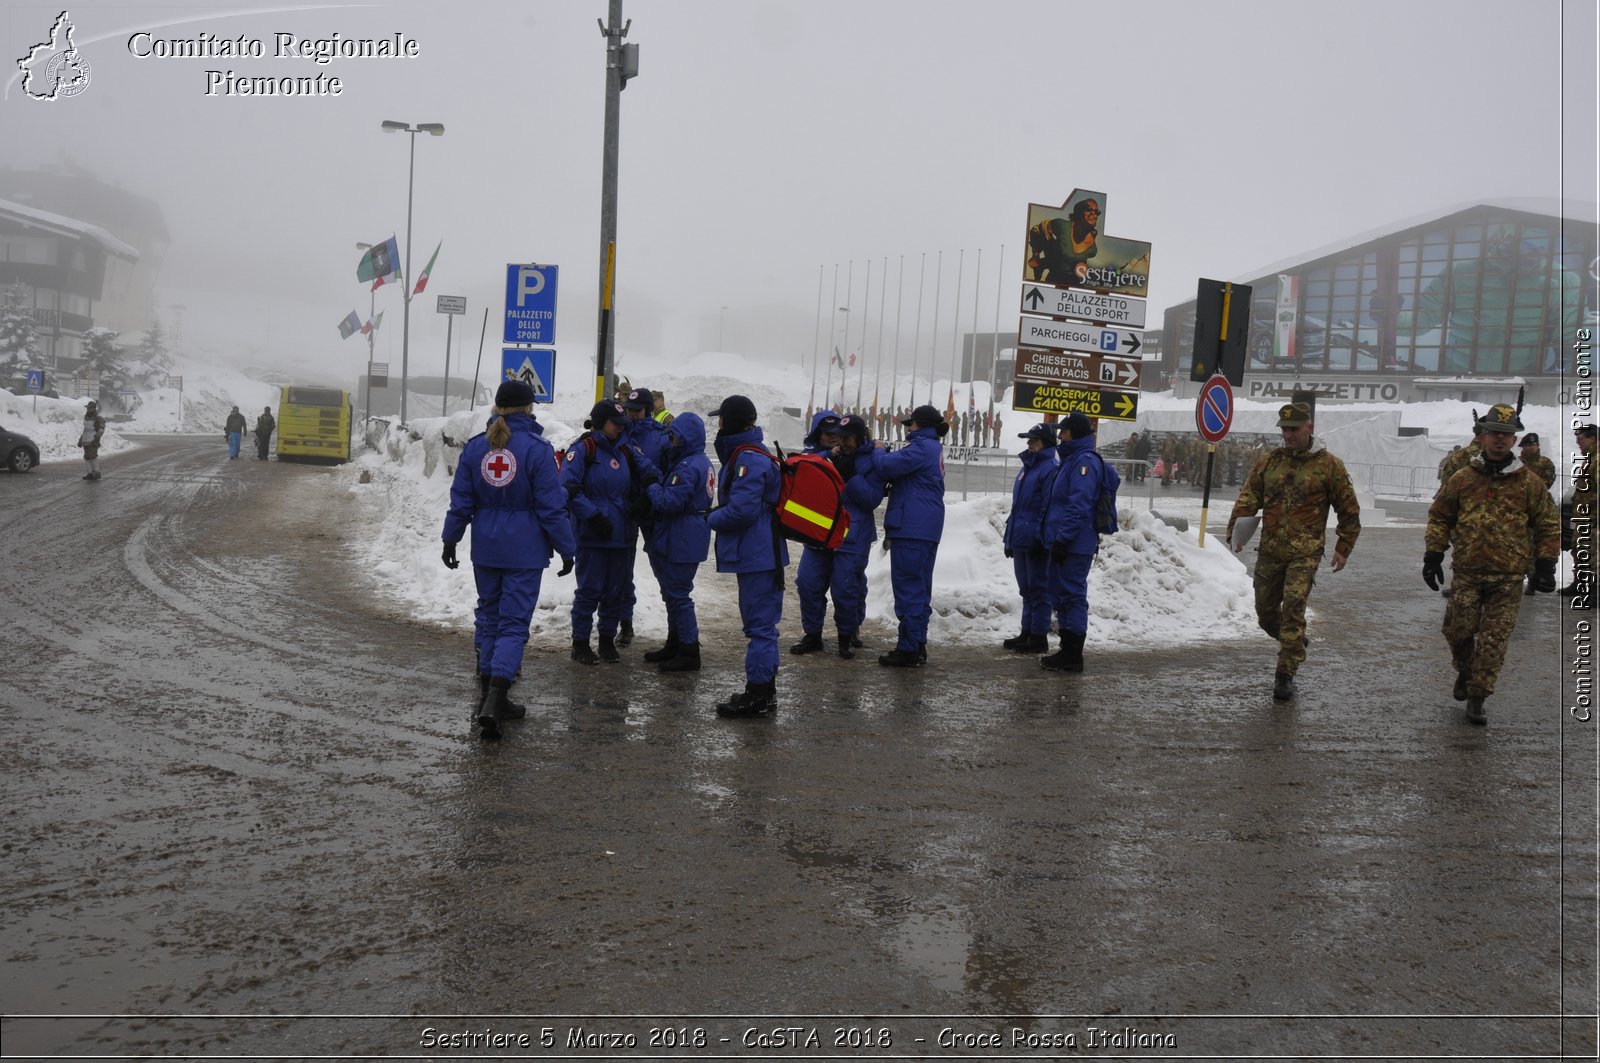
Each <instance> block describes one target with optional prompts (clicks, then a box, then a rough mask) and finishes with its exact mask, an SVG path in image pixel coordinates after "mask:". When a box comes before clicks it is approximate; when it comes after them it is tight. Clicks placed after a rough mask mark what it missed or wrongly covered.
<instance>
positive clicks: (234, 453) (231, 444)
mask: <svg viewBox="0 0 1600 1063" xmlns="http://www.w3.org/2000/svg"><path fill="white" fill-rule="evenodd" d="M241 434H242V433H239V432H229V433H228V457H230V458H237V457H238V456H239V437H240V435H241Z"/></svg>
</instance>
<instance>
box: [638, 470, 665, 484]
mask: <svg viewBox="0 0 1600 1063" xmlns="http://www.w3.org/2000/svg"><path fill="white" fill-rule="evenodd" d="M639 482H640V483H642V484H644V485H645V486H646V487H649V486H650V485H651V484H658V483H660V482H661V473H660V472H658V471H656V470H655V469H646V470H645V471H644V472H642V473H640V474H639Z"/></svg>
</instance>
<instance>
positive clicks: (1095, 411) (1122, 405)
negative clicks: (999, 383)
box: [1011, 380, 1139, 421]
mask: <svg viewBox="0 0 1600 1063" xmlns="http://www.w3.org/2000/svg"><path fill="white" fill-rule="evenodd" d="M1013 394H1014V395H1015V399H1014V400H1013V401H1012V403H1011V408H1012V409H1014V410H1026V411H1029V412H1032V413H1056V414H1068V413H1082V414H1086V415H1087V416H1089V417H1108V418H1110V419H1111V420H1113V421H1132V420H1135V419H1136V418H1137V417H1138V412H1139V393H1138V392H1137V391H1101V390H1100V389H1099V388H1086V387H1078V386H1076V385H1073V384H1055V383H1051V382H1049V381H1043V380H1018V381H1017V382H1016V390H1015V392H1014V393H1013Z"/></svg>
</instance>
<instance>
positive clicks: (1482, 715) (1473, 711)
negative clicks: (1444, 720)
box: [1467, 694, 1489, 727]
mask: <svg viewBox="0 0 1600 1063" xmlns="http://www.w3.org/2000/svg"><path fill="white" fill-rule="evenodd" d="M1467 722H1468V723H1472V724H1477V725H1478V726H1479V727H1483V726H1485V725H1486V724H1488V722H1489V714H1488V713H1487V712H1485V711H1484V709H1483V699H1482V698H1480V697H1479V696H1478V695H1476V694H1473V695H1472V696H1471V697H1469V698H1467Z"/></svg>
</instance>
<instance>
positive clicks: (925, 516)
mask: <svg viewBox="0 0 1600 1063" xmlns="http://www.w3.org/2000/svg"><path fill="white" fill-rule="evenodd" d="M900 423H901V424H903V425H905V426H906V428H907V429H908V431H907V432H906V445H905V446H903V447H901V448H900V449H899V450H891V451H887V452H885V453H883V454H880V455H878V457H877V460H876V462H874V468H873V471H872V473H871V477H872V479H873V480H875V481H877V483H879V484H882V485H885V486H887V488H888V492H889V505H888V507H887V508H886V509H885V510H884V513H883V537H884V538H885V539H887V540H888V542H889V582H890V583H891V584H892V585H893V587H894V615H895V617H896V618H897V619H898V620H899V621H900V631H899V639H898V640H897V641H896V642H895V647H894V649H892V650H890V651H889V652H888V653H885V654H880V655H879V657H878V663H879V664H883V665H889V666H891V667H895V668H916V667H918V666H920V665H923V664H926V663H927V661H928V618H929V617H931V616H932V615H933V563H934V560H935V558H936V557H937V556H938V553H939V539H940V538H941V537H942V536H943V535H944V445H943V444H941V443H940V442H939V440H941V439H943V438H944V437H945V435H946V434H947V433H948V432H949V431H950V426H949V425H948V424H946V423H945V420H944V416H943V415H942V414H940V413H939V411H938V410H936V409H934V408H933V407H932V406H918V407H917V408H916V409H914V410H912V411H911V416H909V417H907V418H905V419H904V420H903V421H901V422H900Z"/></svg>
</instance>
